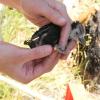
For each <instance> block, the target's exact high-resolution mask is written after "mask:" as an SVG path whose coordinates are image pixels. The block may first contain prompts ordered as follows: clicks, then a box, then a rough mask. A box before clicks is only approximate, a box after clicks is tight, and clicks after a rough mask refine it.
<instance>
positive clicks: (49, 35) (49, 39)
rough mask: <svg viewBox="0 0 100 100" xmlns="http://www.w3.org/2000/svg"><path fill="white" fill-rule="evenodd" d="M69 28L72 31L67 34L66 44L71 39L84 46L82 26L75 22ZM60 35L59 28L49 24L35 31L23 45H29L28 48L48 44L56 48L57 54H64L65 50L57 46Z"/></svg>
mask: <svg viewBox="0 0 100 100" xmlns="http://www.w3.org/2000/svg"><path fill="white" fill-rule="evenodd" d="M71 27H72V29H71V32H70V34H69V39H68V42H69V41H71V40H72V39H73V40H75V41H78V40H79V42H80V43H81V44H84V42H85V40H84V36H85V29H84V27H83V25H82V24H80V23H79V22H78V21H77V22H73V23H72V25H71ZM60 33H61V27H60V26H57V25H55V24H53V23H50V24H47V25H45V26H43V27H41V28H40V29H39V30H38V31H36V32H35V33H34V34H33V35H32V37H31V39H30V40H28V41H25V42H24V44H26V45H29V47H30V48H34V47H36V46H41V45H45V44H49V45H51V46H53V47H56V49H57V50H58V52H60V53H64V51H65V50H63V49H62V48H60V46H59V45H58V43H59V39H60ZM66 48H67V46H66Z"/></svg>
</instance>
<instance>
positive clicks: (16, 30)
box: [0, 0, 100, 100]
mask: <svg viewBox="0 0 100 100" xmlns="http://www.w3.org/2000/svg"><path fill="white" fill-rule="evenodd" d="M67 1H68V2H67ZM76 1H77V2H76ZM87 1H88V2H87ZM90 1H91V2H90ZM71 2H72V3H71V4H75V6H77V5H78V4H79V3H78V0H71ZM73 2H74V3H73ZM84 2H85V3H87V4H88V5H91V4H93V5H94V3H92V2H93V0H84ZM97 2H100V0H98V1H97ZM64 3H65V4H66V5H68V6H67V8H68V12H69V15H70V17H71V18H72V19H73V20H75V19H77V16H78V14H80V13H81V12H82V11H83V10H84V9H85V10H86V9H87V7H85V6H84V7H83V8H84V9H79V7H76V8H74V10H72V7H73V6H72V5H70V3H69V0H65V1H64ZM98 4H99V3H98ZM81 5H83V4H81ZM96 7H97V5H96ZM99 7H100V6H99ZM81 8H82V7H81ZM72 11H73V13H71V12H72ZM75 12H77V13H78V14H77V13H75ZM0 13H1V14H0V19H2V20H4V21H3V23H2V20H1V21H0V23H1V28H0V30H1V34H0V36H2V39H3V40H4V41H7V42H10V43H13V44H16V45H19V46H23V47H25V46H24V45H23V41H24V40H25V39H28V38H29V37H30V36H31V35H32V33H33V32H34V31H35V30H36V29H37V27H36V26H34V25H33V24H31V23H30V22H28V21H27V20H26V19H25V18H24V17H23V16H22V15H21V14H20V13H18V12H16V11H15V10H8V8H3V10H1V11H0ZM4 16H5V18H4ZM27 33H28V34H27ZM72 63H73V61H72V58H71V56H69V58H68V59H67V60H66V61H59V63H58V64H57V65H56V66H55V68H54V69H53V70H52V71H51V72H49V73H47V74H45V75H43V76H41V77H39V78H38V79H35V80H33V81H32V82H31V83H29V84H28V85H23V84H20V83H17V82H15V81H14V82H13V80H12V79H10V78H8V77H7V76H6V75H3V76H4V77H5V76H6V78H4V77H2V74H1V76H0V80H1V81H0V100H44V98H47V99H45V100H48V99H50V98H52V99H51V100H64V96H65V94H66V88H67V84H70V87H71V90H72V93H73V96H74V99H75V100H80V99H81V100H99V98H100V97H99V94H95V93H92V94H91V93H88V92H87V91H86V90H85V89H84V87H83V85H82V84H81V81H80V76H77V78H76V79H75V77H74V75H73V74H72V72H71V70H70V69H71V66H72ZM73 70H74V71H75V70H76V69H74V68H73ZM48 96H49V97H48Z"/></svg>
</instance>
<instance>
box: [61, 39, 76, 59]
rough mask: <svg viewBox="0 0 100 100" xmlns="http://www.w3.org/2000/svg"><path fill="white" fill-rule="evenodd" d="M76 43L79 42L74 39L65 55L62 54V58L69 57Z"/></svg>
mask: <svg viewBox="0 0 100 100" xmlns="http://www.w3.org/2000/svg"><path fill="white" fill-rule="evenodd" d="M76 44H77V43H76V41H74V40H72V41H71V42H70V43H69V44H68V46H67V49H66V52H65V55H62V56H61V59H63V60H65V59H67V57H68V55H69V54H70V52H71V51H72V49H73V48H75V47H76Z"/></svg>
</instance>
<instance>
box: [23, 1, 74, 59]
mask: <svg viewBox="0 0 100 100" xmlns="http://www.w3.org/2000/svg"><path fill="white" fill-rule="evenodd" d="M21 6H22V9H23V10H22V13H24V15H25V16H26V17H27V18H28V19H29V20H30V21H31V22H33V23H35V24H36V25H38V26H43V25H45V24H48V23H50V22H52V23H54V24H57V25H59V26H61V27H62V31H61V38H60V41H59V45H60V46H61V48H63V49H65V46H66V45H67V40H68V36H69V33H70V29H71V20H70V18H69V16H68V14H67V10H66V7H65V6H64V5H63V4H62V3H60V2H58V1H56V0H21ZM75 44H76V43H75V42H74V41H72V42H70V43H69V44H68V46H67V50H66V54H67V55H62V57H61V58H64V59H66V58H67V56H68V54H69V53H70V51H71V50H72V49H73V47H74V46H75Z"/></svg>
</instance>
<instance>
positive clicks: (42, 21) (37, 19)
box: [25, 15, 50, 27]
mask: <svg viewBox="0 0 100 100" xmlns="http://www.w3.org/2000/svg"><path fill="white" fill-rule="evenodd" d="M25 17H26V18H27V19H28V20H29V21H30V22H32V23H34V24H35V25H37V26H40V27H41V26H44V25H46V24H48V23H50V21H49V20H48V19H46V18H45V17H41V16H37V17H36V16H35V17H34V16H33V17H31V16H27V15H26V16H25Z"/></svg>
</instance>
